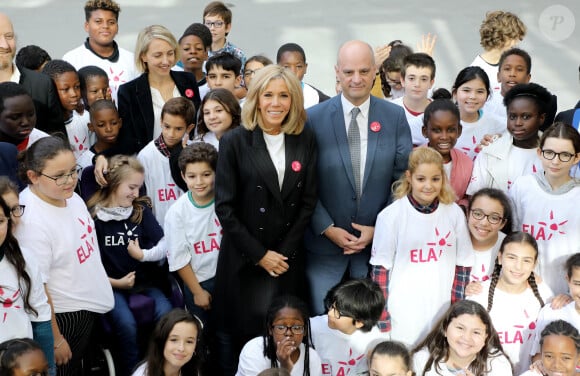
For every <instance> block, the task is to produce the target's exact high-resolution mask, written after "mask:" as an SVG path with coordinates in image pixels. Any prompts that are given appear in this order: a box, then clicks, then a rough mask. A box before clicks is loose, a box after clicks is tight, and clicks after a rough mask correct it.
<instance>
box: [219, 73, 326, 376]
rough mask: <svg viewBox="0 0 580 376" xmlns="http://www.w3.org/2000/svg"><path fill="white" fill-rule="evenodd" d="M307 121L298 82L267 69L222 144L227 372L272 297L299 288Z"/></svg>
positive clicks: (309, 177)
mask: <svg viewBox="0 0 580 376" xmlns="http://www.w3.org/2000/svg"><path fill="white" fill-rule="evenodd" d="M305 120H306V113H305V111H304V106H303V97H302V88H301V86H300V82H299V81H298V80H297V78H296V77H295V76H294V75H293V74H292V72H290V71H289V70H286V69H284V68H282V67H280V66H278V65H272V66H267V67H264V68H262V69H260V71H259V72H257V73H256V76H255V77H254V78H253V80H252V87H251V88H250V91H249V92H248V95H247V97H246V102H245V104H244V107H243V110H242V124H243V127H238V128H236V129H234V130H232V131H230V132H228V133H226V134H225V135H224V136H223V137H222V139H221V141H220V153H219V158H218V166H217V172H216V173H217V174H216V213H217V215H218V217H219V219H220V222H221V225H222V227H223V230H224V232H223V239H222V243H221V249H220V256H219V261H218V267H217V272H216V290H215V302H214V308H215V312H216V314H217V317H216V318H217V323H216V324H217V328H218V332H219V333H218V338H219V340H220V349H221V353H222V354H221V355H222V361H221V364H220V365H221V366H222V368H223V371H224V374H226V375H228V374H233V372H235V370H236V368H235V367H236V365H237V356H238V354H239V351H240V350H241V347H242V346H243V345H244V343H245V341H247V340H249V339H251V338H253V337H255V336H258V335H260V333H262V332H263V327H262V326H263V323H264V322H265V315H266V311H267V308H268V305H269V304H270V301H271V300H272V298H273V297H275V296H278V295H280V294H282V293H286V294H294V295H298V296H303V294H304V291H305V285H304V281H305V275H304V265H303V263H304V247H303V236H304V230H305V228H306V226H307V225H308V223H309V221H310V216H311V215H312V212H313V210H314V207H315V205H316V177H315V173H316V172H315V171H316V160H317V154H316V143H315V140H314V135H313V134H312V132H311V131H309V130H306V129H304V122H305ZM228 344H229V345H231V346H228Z"/></svg>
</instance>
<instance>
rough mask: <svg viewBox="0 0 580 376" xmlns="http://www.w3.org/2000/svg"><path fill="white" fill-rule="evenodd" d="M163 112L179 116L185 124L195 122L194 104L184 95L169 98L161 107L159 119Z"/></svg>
mask: <svg viewBox="0 0 580 376" xmlns="http://www.w3.org/2000/svg"><path fill="white" fill-rule="evenodd" d="M165 114H170V115H174V116H179V117H181V118H182V119H183V121H185V124H186V125H190V124H194V123H195V105H194V104H193V103H192V102H191V101H190V100H189V99H187V98H185V97H175V98H171V99H169V100H168V101H167V102H165V104H164V105H163V108H162V109H161V119H163V116H164V115H165Z"/></svg>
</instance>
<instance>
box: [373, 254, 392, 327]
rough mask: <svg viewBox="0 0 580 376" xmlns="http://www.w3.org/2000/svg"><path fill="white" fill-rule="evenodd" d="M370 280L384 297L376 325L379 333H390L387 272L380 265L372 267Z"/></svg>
mask: <svg viewBox="0 0 580 376" xmlns="http://www.w3.org/2000/svg"><path fill="white" fill-rule="evenodd" d="M371 278H372V280H373V281H374V282H375V283H376V284H377V285H379V287H380V288H381V290H383V295H384V296H385V308H384V309H383V313H382V314H381V318H380V319H379V322H378V323H377V325H378V326H379V329H380V330H381V332H390V331H391V315H390V314H389V310H388V305H387V302H388V298H389V271H388V270H387V269H386V268H385V267H384V266H381V265H372V267H371Z"/></svg>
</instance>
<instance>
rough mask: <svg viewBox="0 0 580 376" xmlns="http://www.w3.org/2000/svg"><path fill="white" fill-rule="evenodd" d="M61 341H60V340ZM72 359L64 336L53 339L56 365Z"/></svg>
mask: <svg viewBox="0 0 580 376" xmlns="http://www.w3.org/2000/svg"><path fill="white" fill-rule="evenodd" d="M61 341H62V342H61ZM71 359H72V351H71V349H70V346H69V344H68V342H67V341H66V338H64V336H63V337H62V338H61V339H59V340H55V341H54V361H55V363H56V365H57V366H61V365H64V364H67V363H68V362H69V361H70V360H71Z"/></svg>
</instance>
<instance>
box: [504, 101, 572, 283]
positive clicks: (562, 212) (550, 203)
mask: <svg viewBox="0 0 580 376" xmlns="http://www.w3.org/2000/svg"><path fill="white" fill-rule="evenodd" d="M512 90H513V89H512ZM579 153H580V134H579V133H578V131H577V130H576V129H574V128H573V127H572V126H571V125H568V124H565V123H554V124H553V125H552V126H551V127H550V128H548V129H547V130H546V131H545V132H544V134H543V135H542V138H541V139H540V144H539V146H538V148H537V155H538V158H539V159H540V161H541V163H542V167H543V171H541V172H537V173H535V174H532V175H524V176H522V177H520V178H518V179H517V180H516V181H515V183H514V184H513V186H512V188H511V190H510V196H511V198H512V201H513V204H514V209H515V211H514V226H513V230H514V231H524V232H527V233H529V234H531V235H532V236H533V237H534V239H536V241H537V242H538V247H539V249H540V253H539V255H540V256H539V259H538V268H539V269H538V270H539V274H540V275H541V276H542V278H544V280H545V282H546V283H547V284H548V286H550V287H551V288H552V290H553V291H554V293H555V294H564V293H567V291H568V285H567V284H566V280H565V279H564V278H562V270H564V263H565V261H566V259H567V258H568V256H569V255H571V254H573V253H575V252H577V251H578V244H580V232H579V231H578V230H577V229H578V228H580V216H578V213H577V208H576V207H575V205H571V203H575V202H578V200H579V199H580V180H578V179H576V178H573V177H572V176H570V170H571V169H572V167H573V166H574V165H576V164H577V163H578V161H580V154H579Z"/></svg>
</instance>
